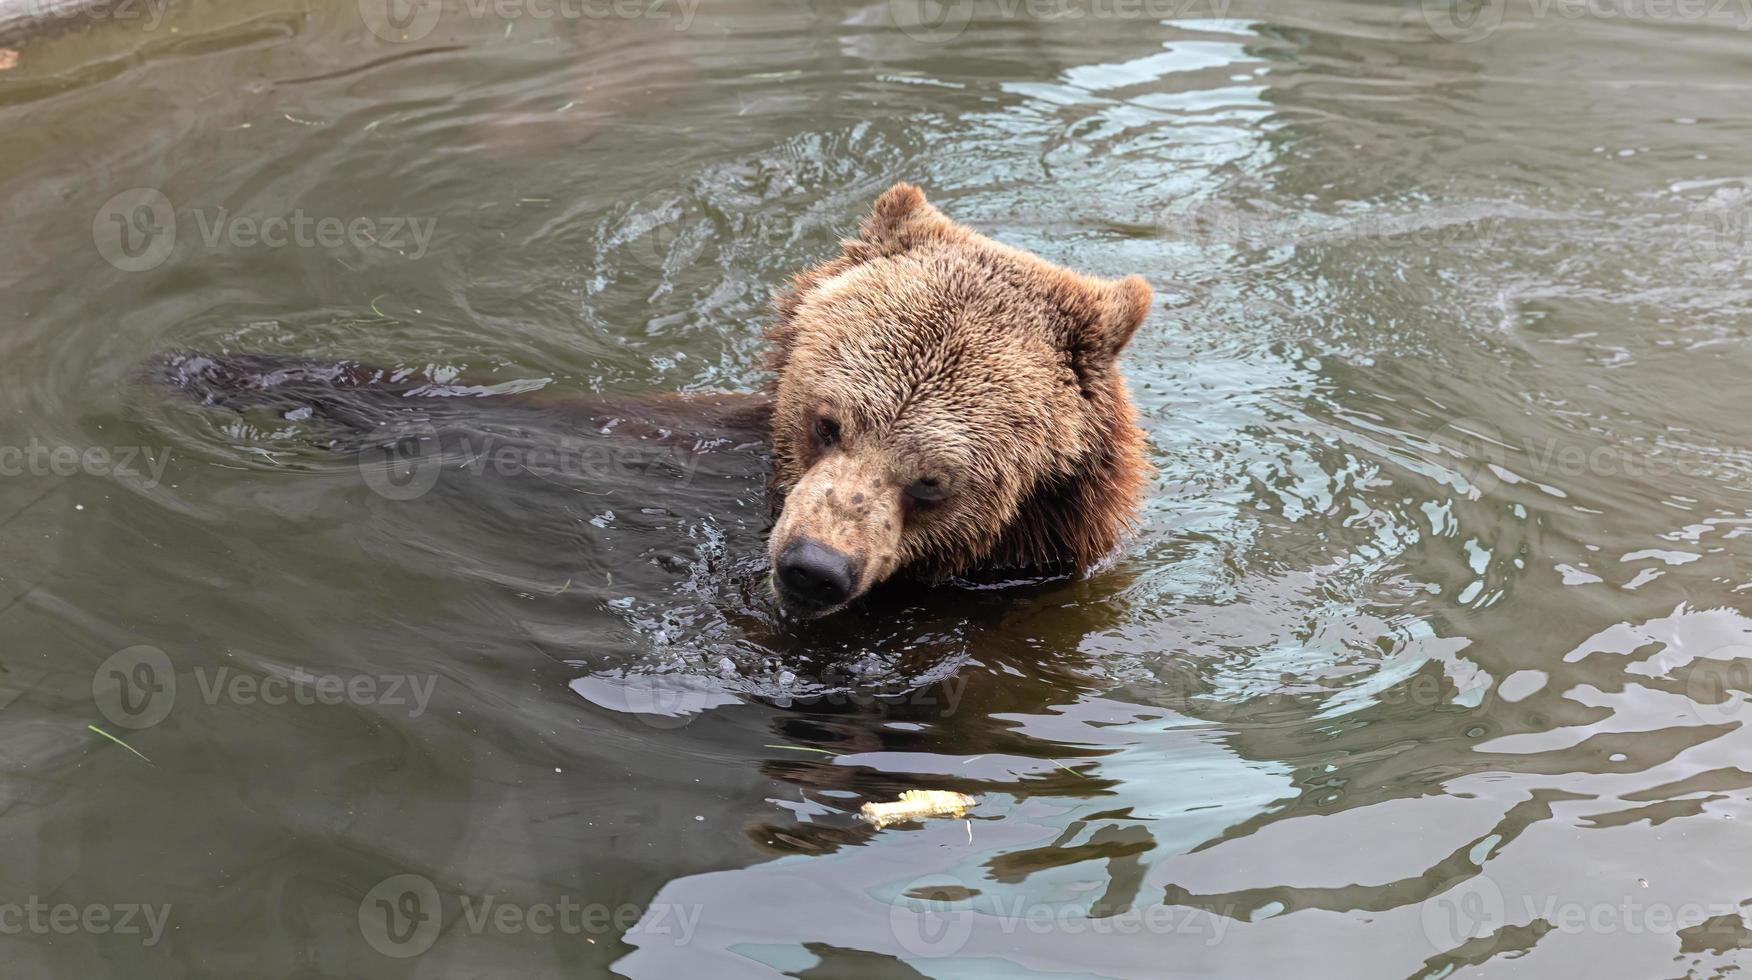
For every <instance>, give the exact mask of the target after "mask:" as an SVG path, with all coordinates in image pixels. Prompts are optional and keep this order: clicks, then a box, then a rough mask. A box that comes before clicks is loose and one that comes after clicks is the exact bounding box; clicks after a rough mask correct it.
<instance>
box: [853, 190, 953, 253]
mask: <svg viewBox="0 0 1752 980" xmlns="http://www.w3.org/2000/svg"><path fill="white" fill-rule="evenodd" d="M953 227H954V222H952V221H950V220H949V218H948V217H947V216H946V215H944V214H943V212H941V211H939V210H937V209H936V208H935V207H933V206H932V205H931V202H929V201H927V200H925V192H924V191H922V190H919V189H918V188H917V187H914V186H913V185H912V184H895V185H894V186H893V187H890V188H889V189H887V190H885V191H883V192H882V195H881V196H880V197H878V198H876V203H875V204H873V205H871V206H870V214H869V216H868V217H866V218H865V219H864V224H863V226H862V227H861V228H859V229H858V237H857V238H856V239H855V240H853V241H849V242H846V243H845V245H846V254H847V255H848V256H849V257H851V258H853V259H859V260H862V259H867V258H871V257H872V255H871V254H869V253H874V254H876V255H894V254H897V253H900V252H904V251H906V250H907V249H909V248H911V247H912V245H913V243H914V242H916V241H918V240H919V239H921V238H926V237H929V236H931V235H934V234H939V233H941V232H943V231H945V230H947V229H949V228H953Z"/></svg>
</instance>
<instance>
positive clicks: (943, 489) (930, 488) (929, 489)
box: [906, 476, 949, 504]
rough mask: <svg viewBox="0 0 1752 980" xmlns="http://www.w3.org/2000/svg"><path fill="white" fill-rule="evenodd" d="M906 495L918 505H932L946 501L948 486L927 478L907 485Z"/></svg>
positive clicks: (930, 477)
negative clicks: (917, 502) (918, 503)
mask: <svg viewBox="0 0 1752 980" xmlns="http://www.w3.org/2000/svg"><path fill="white" fill-rule="evenodd" d="M906 495H907V496H908V497H911V498H912V499H914V500H917V501H919V502H920V503H926V504H934V503H938V502H939V501H943V500H946V499H948V497H949V486H948V484H946V483H944V482H943V481H942V480H939V479H938V478H936V477H934V476H927V477H923V478H921V479H917V480H914V481H913V482H911V483H909V484H907V488H906Z"/></svg>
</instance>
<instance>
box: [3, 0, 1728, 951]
mask: <svg viewBox="0 0 1752 980" xmlns="http://www.w3.org/2000/svg"><path fill="white" fill-rule="evenodd" d="M130 9H136V10H137V12H138V14H139V16H137V17H134V18H108V19H102V20H99V21H98V22H97V23H95V24H83V25H75V26H80V27H89V28H90V29H89V30H79V31H72V32H68V33H63V34H62V35H60V36H58V37H55V38H52V39H49V40H47V41H44V42H41V43H32V44H26V45H24V46H23V47H22V53H23V58H22V61H21V63H20V65H19V66H18V67H17V68H14V69H11V70H10V71H6V72H4V73H0V132H4V134H5V135H6V139H5V141H4V142H3V143H0V192H3V194H4V199H5V201H6V234H5V236H4V238H3V239H0V281H3V283H4V290H5V303H4V309H3V313H0V316H3V319H4V322H3V323H0V447H4V448H0V468H3V469H4V470H5V473H4V475H3V476H0V558H3V560H0V767H3V770H0V961H3V962H5V963H6V964H7V967H6V969H5V971H4V972H5V973H6V975H7V976H9V977H10V976H19V977H39V976H55V977H77V978H94V977H127V978H139V977H186V976H224V977H238V976H262V977H335V978H340V977H349V978H352V977H463V976H490V977H503V976H526V977H537V976H539V977H550V976H579V975H583V976H594V975H605V974H607V973H608V972H609V971H615V972H618V973H620V974H623V975H626V976H629V977H638V978H645V977H693V976H727V977H730V976H733V977H744V976H747V977H758V976H773V975H793V976H800V977H814V978H824V977H846V976H857V977H911V976H920V975H923V976H930V977H940V978H968V977H986V976H1005V977H1010V976H1035V975H1038V976H1048V975H1050V976H1072V977H1156V976H1164V975H1188V976H1191V975H1198V976H1223V977H1237V978H1259V977H1267V976H1279V975H1281V976H1318V977H1346V978H1348V977H1357V976H1365V977H1421V976H1443V975H1468V976H1473V975H1480V976H1482V975H1490V976H1530V977H1550V976H1576V977H1582V976H1585V977H1590V978H1595V977H1626V978H1649V977H1675V976H1694V977H1707V976H1719V975H1723V974H1725V973H1728V972H1730V971H1732V970H1734V969H1735V968H1737V967H1743V966H1745V965H1746V964H1747V962H1748V960H1752V954H1749V953H1748V949H1749V948H1752V931H1748V929H1747V928H1746V925H1747V922H1748V919H1747V917H1748V916H1749V915H1752V905H1748V904H1747V903H1749V902H1752V875H1749V874H1748V872H1747V869H1746V858H1747V856H1748V855H1749V854H1752V836H1749V832H1748V831H1747V830H1745V829H1743V828H1745V827H1747V826H1748V825H1752V804H1749V801H1748V793H1749V791H1752V761H1749V760H1752V734H1748V732H1749V731H1752V730H1749V729H1748V728H1747V727H1746V723H1747V721H1748V720H1752V702H1749V701H1748V693H1747V692H1752V615H1749V614H1748V613H1747V611H1746V610H1747V606H1748V603H1749V602H1752V544H1749V543H1748V542H1749V541H1752V451H1749V450H1748V448H1747V447H1748V441H1749V440H1748V437H1749V435H1752V421H1749V419H1752V393H1749V390H1748V385H1747V378H1748V374H1749V373H1752V346H1749V343H1748V332H1747V331H1748V325H1749V324H1752V279H1749V278H1748V273H1749V269H1752V247H1749V243H1748V240H1747V238H1746V235H1745V232H1746V228H1747V216H1748V214H1749V213H1752V212H1749V210H1748V208H1749V204H1752V198H1749V197H1748V196H1747V194H1748V191H1749V190H1752V33H1749V32H1747V31H1746V30H1745V28H1746V27H1747V26H1748V24H1752V13H1748V11H1746V10H1743V9H1742V8H1741V6H1739V5H1737V4H1726V5H1717V4H1708V5H1687V4H1684V3H1679V4H1676V5H1669V6H1662V5H1660V4H1650V5H1641V4H1616V5H1614V4H1600V3H1596V4H1595V5H1593V7H1591V8H1580V7H1577V6H1575V5H1566V4H1563V3H1558V2H1556V0H1554V2H1553V3H1550V4H1546V3H1532V2H1530V0H1507V6H1506V11H1505V9H1504V7H1503V6H1502V5H1500V4H1499V5H1497V6H1486V7H1484V8H1481V9H1480V10H1462V11H1460V12H1459V17H1458V19H1453V18H1452V16H1451V14H1450V12H1449V11H1448V9H1447V8H1446V7H1444V6H1442V5H1440V4H1439V3H1438V2H1437V0H1431V2H1430V3H1429V4H1427V5H1426V7H1419V6H1416V5H1412V6H1405V5H1399V4H1388V3H1381V4H1361V3H1338V2H1321V3H1307V4H1300V5H1296V6H1294V7H1290V6H1284V7H1279V8H1264V7H1256V8H1249V9H1242V8H1240V7H1235V8H1226V7H1223V8H1219V7H1215V6H1212V4H1211V3H1209V2H1206V3H1205V4H1204V5H1202V6H1200V5H1198V4H1196V3H1195V4H1178V5H1174V6H1172V7H1167V6H1159V7H1155V8H1152V7H1151V6H1150V5H1148V4H1134V5H1129V6H1128V5H1126V4H1113V3H1107V4H1104V5H1101V6H1098V7H1087V6H1078V7H1074V8H1072V9H1075V10H1082V11H1084V14H1083V15H1082V16H1074V15H1073V16H1043V15H1044V14H1050V13H1052V12H1053V10H1052V9H1051V8H1047V7H1046V6H1045V5H1043V4H1036V5H1035V6H1033V7H1029V6H1026V5H1023V6H1017V5H1015V4H1010V5H1008V6H1005V7H1001V8H1000V7H998V6H996V5H993V6H989V7H988V6H987V5H986V4H985V0H980V3H979V4H978V5H975V6H972V7H960V6H955V5H953V4H951V5H950V6H949V7H947V8H941V9H938V8H932V9H933V10H935V11H936V12H937V13H939V14H945V15H946V16H945V17H943V18H939V19H936V20H927V21H925V22H920V21H918V20H917V19H916V18H909V17H908V16H906V15H907V13H908V9H909V8H908V2H907V0H896V3H895V5H894V6H893V7H891V6H890V5H889V4H886V3H869V4H864V5H837V4H831V3H825V2H824V3H815V4H802V3H790V2H760V3H756V2H752V0H722V2H718V0H714V2H711V3H708V4H706V5H704V6H703V7H697V8H695V7H692V6H691V5H688V6H682V5H671V6H668V7H662V8H657V9H653V8H651V7H649V6H630V7H624V8H622V14H623V16H602V14H603V13H604V12H605V11H607V10H609V8H607V7H606V5H603V6H589V5H584V4H575V5H572V6H569V7H568V6H565V5H561V6H559V7H551V6H546V5H542V4H534V5H523V4H512V5H510V6H506V7H501V6H497V5H495V6H482V5H476V6H475V7H472V8H471V7H470V6H469V5H468V4H466V3H461V2H459V3H457V4H447V10H446V12H445V13H444V14H443V16H442V17H441V18H439V19H438V20H437V21H436V22H433V21H431V20H429V19H427V16H428V13H429V12H430V10H431V8H427V7H412V8H406V9H398V10H395V11H391V12H394V13H397V14H398V17H399V18H400V19H399V20H398V21H397V22H398V23H402V24H405V27H404V28H402V29H401V30H402V33H406V34H408V35H409V37H408V38H407V39H406V40H403V39H402V33H398V32H397V30H396V29H394V28H392V27H390V26H387V25H388V24H389V22H388V21H386V20H385V19H384V15H385V10H384V9H381V8H379V9H371V8H370V6H369V5H367V7H366V8H365V9H364V11H363V15H362V11H361V8H360V7H358V6H357V5H355V4H353V3H350V2H346V3H340V2H337V3H332V4H330V3H312V4H298V3H293V2H290V0H286V2H280V3H274V2H269V0H243V2H229V3H224V4H219V3H206V2H191V3H189V4H187V5H184V6H181V7H178V8H176V9H174V10H164V9H162V8H154V7H151V6H141V7H138V8H130ZM544 11H545V12H547V13H546V14H545V15H544V13H543V12H544ZM897 11H898V12H899V13H900V14H901V15H902V16H901V18H900V19H901V21H902V22H903V23H904V24H905V29H901V28H899V27H897V26H896V21H895V14H896V12H897ZM1505 12H1506V16H1504V17H1503V18H1502V20H1501V22H1500V24H1499V23H1498V22H1497V20H1496V17H1497V15H1499V14H1504V13H1505ZM627 13H632V14H637V15H638V16H624V14H627ZM1474 15H1476V17H1474ZM1432 25H1433V26H1432ZM1493 25H1495V26H1494V29H1493ZM373 27H375V28H376V32H374V31H373V30H372V29H371V28H373ZM1435 28H1440V30H1437V29H1435ZM1454 38H1459V40H1455V39H1454ZM897 179H908V180H913V181H917V182H920V183H922V184H924V185H925V186H926V188H927V189H928V191H929V192H930V193H931V194H932V196H933V199H934V200H935V201H936V202H937V203H938V204H940V205H941V206H943V207H944V208H945V210H947V211H948V212H949V213H951V214H952V215H954V216H956V217H958V218H961V219H963V220H966V221H968V222H971V223H972V224H974V225H976V226H977V227H979V228H980V229H982V230H985V231H987V232H989V233H991V234H993V235H995V236H997V237H999V238H1001V239H1003V240H1005V241H1007V242H1011V243H1013V244H1016V245H1020V246H1023V247H1027V248H1032V249H1035V250H1037V251H1039V252H1041V253H1042V254H1044V255H1046V256H1048V257H1050V258H1052V259H1055V260H1058V261H1061V262H1064V263H1067V264H1070V265H1073V266H1076V267H1078V268H1082V269H1086V270H1088V271H1091V272H1098V273H1103V274H1111V275H1119V274H1126V273H1133V272H1138V273H1143V274H1144V275H1146V276H1148V277H1149V278H1150V279H1151V280H1152V281H1153V283H1154V284H1155V285H1156V287H1157V292H1158V307H1157V309H1156V311H1155V312H1154V313H1153V315H1152V316H1151V318H1150V320H1149V322H1148V324H1147V325H1146V326H1145V327H1144V329H1143V330H1142V331H1141V333H1140V335H1139V337H1138V339H1137V341H1136V342H1135V343H1134V345H1133V347H1132V349H1131V352H1130V355H1129V361H1128V370H1129V372H1130V374H1131V376H1132V378H1133V380H1134V388H1135V390H1136V392H1137V394H1138V396H1139V400H1140V407H1141V408H1142V410H1143V413H1144V420H1145V425H1146V428H1147V429H1148V431H1149V434H1150V437H1151V440H1152V452H1153V456H1154V461H1155V464H1156V466H1157V467H1158V474H1157V477H1156V481H1155V484H1154V488H1153V491H1152V493H1151V500H1150V504H1149V508H1148V513H1147V521H1146V525H1145V527H1144V529H1143V531H1142V533H1141V534H1140V536H1139V537H1138V539H1137V540H1136V541H1135V542H1134V543H1133V544H1132V546H1131V547H1130V548H1129V549H1128V550H1127V551H1126V552H1125V554H1124V555H1123V556H1122V557H1121V558H1120V559H1119V560H1118V561H1117V562H1116V563H1115V564H1114V565H1113V566H1112V567H1111V568H1110V569H1108V570H1106V571H1104V572H1102V573H1100V574H1098V575H1095V576H1093V577H1091V578H1088V579H1086V580H1082V581H1063V580H1056V581H1048V582H1023V583H979V584H975V583H960V584H958V585H955V586H953V587H949V588H945V589H943V590H940V591H937V592H934V593H930V594H918V593H902V594H898V595H890V596H886V597H881V598H879V600H878V601H875V602H873V603H871V604H870V605H867V606H866V607H864V608H862V609H860V610H858V611H856V612H853V613H849V614H847V615H845V616H842V617H838V618H836V619H833V620H829V621H826V622H823V623H821V624H817V625H814V626H810V627H808V628H800V627H797V626H793V625H789V624H786V623H785V622H783V621H781V620H779V619H777V618H775V617H774V616H773V614H772V612H771V610H770V609H769V608H768V607H767V606H766V604H765V603H764V602H763V601H762V600H761V599H760V598H759V588H760V580H761V577H762V575H763V574H764V572H763V569H762V568H761V559H760V549H761V542H762V534H763V530H764V526H765V520H766V511H765V505H764V502H763V501H762V499H761V481H762V478H763V474H762V472H761V465H762V463H761V454H760V450H759V447H758V446H749V445H741V444H737V443H735V442H734V441H731V440H726V441H723V442H721V443H720V444H718V445H717V446H716V447H715V448H714V450H713V451H712V452H709V453H705V454H701V455H695V454H693V453H691V452H681V451H672V449H671V448H666V447H660V448H656V449H652V448H650V447H649V446H646V447H645V448H641V449H639V450H638V451H637V452H634V451H632V450H628V449H626V448H625V446H626V443H625V442H624V441H622V442H619V443H617V442H614V441H613V440H614V439H615V438H617V437H616V435H615V434H613V433H610V434H608V435H603V434H601V433H597V432H595V431H593V430H592V429H591V428H590V427H588V426H587V425H581V424H580V423H579V422H578V420H577V418H576V417H575V416H568V415H567V413H565V412H563V411H558V410H545V409H541V410H532V409H523V410H510V409H504V408H486V407H483V406H485V405H486V404H487V403H482V402H475V403H472V404H471V403H469V402H467V401H464V400H451V402H450V403H447V404H446V405H445V407H443V408H442V409H434V410H431V411H429V412H425V413H423V414H420V415H419V416H418V417H398V418H396V419H395V420H393V421H392V422H391V423H390V425H389V427H388V428H386V429H385V430H383V432H382V433H380V434H383V433H387V437H389V438H393V437H394V436H398V435H402V434H406V432H407V431H408V430H409V429H410V427H411V428H412V429H415V430H418V431H420V432H424V433H425V434H427V435H434V434H435V435H438V436H439V437H440V438H439V439H438V440H437V442H438V443H440V444H442V445H443V447H444V451H445V453H446V455H445V456H443V457H442V458H443V459H444V461H445V466H444V467H443V469H442V471H441V472H436V473H435V474H432V479H433V480H434V481H435V482H432V483H430V485H424V484H419V483H418V482H417V481H416V483H414V484H409V483H408V482H407V481H406V480H405V479H404V478H405V477H407V476H408V473H407V472H406V468H405V467H403V468H401V469H398V468H397V464H396V463H395V462H394V461H390V462H388V463H386V462H385V461H384V460H383V459H382V457H381V455H380V454H379V455H373V454H372V452H370V451H369V450H370V446H365V447H364V448H365V449H366V450H367V451H366V452H365V454H364V455H363V456H360V455H359V453H358V451H359V450H360V448H361V444H360V443H359V442H358V440H357V439H356V438H355V440H354V442H352V443H351V444H348V443H346V440H345V439H341V438H340V437H338V436H337V435H336V434H335V433H334V432H333V431H330V430H329V429H328V428H325V423H324V420H323V419H322V418H320V417H312V418H306V417H303V413H298V412H293V413H292V417H286V416H285V415H284V414H283V413H275V412H263V411H255V412H250V413H245V414H243V415H239V414H238V413H235V412H231V411H227V410H224V409H222V408H216V407H203V406H200V405H198V404H195V403H194V402H193V401H191V400H189V399H185V398H182V397H180V396H179V395H178V394H177V393H175V392H172V391H169V390H167V389H165V388H164V387H162V386H159V385H156V384H151V383H148V382H147V381H146V380H144V374H143V366H144V365H147V364H149V363H151V362H152V361H153V359H154V358H156V357H158V356H160V355H162V354H163V353H164V352H166V351H171V350H203V351H212V352H248V353H259V354H277V355H307V356H311V357H316V358H320V359H325V360H330V359H341V358H354V359H358V360H362V361H366V362H370V363H377V364H386V365H392V366H397V367H401V368H405V369H408V370H409V371H411V372H412V377H415V378H436V379H437V380H439V381H441V382H442V381H451V380H454V379H455V378H456V377H459V376H464V375H466V376H468V377H470V378H474V379H480V380H481V381H482V383H486V384H498V385H504V386H505V390H527V389H535V388H539V389H540V394H541V396H543V397H547V396H554V397H556V398H559V397H562V396H564V397H570V396H585V395H590V394H593V393H596V392H663V391H673V390H678V389H680V390H690V391H709V390H732V391H734V390H751V389H753V388H754V387H755V386H757V385H758V383H759V373H758V352H759V345H758V335H759V330H760V327H761V325H762V324H763V323H764V321H765V318H766V303H767V297H768V296H769V294H770V292H771V291H772V290H773V289H774V288H775V287H776V286H777V285H779V284H780V283H781V282H782V281H783V278H784V277H785V276H786V275H787V274H788V273H790V272H791V271H793V270H795V269H797V268H799V267H800V266H802V265H804V264H806V263H808V262H811V261H814V260H816V259H818V258H820V257H822V256H824V255H826V254H829V253H830V252H831V250H832V249H833V247H834V243H835V241H836V239H837V237H838V236H840V235H842V234H845V233H846V232H847V231H848V230H849V229H851V228H852V227H853V224H854V222H855V220H856V218H857V216H858V214H859V212H860V211H861V210H862V209H863V208H864V207H866V206H867V204H868V202H869V200H870V199H871V198H872V197H873V196H874V195H875V194H876V193H877V192H879V191H880V190H881V189H882V188H884V187H885V186H887V185H888V184H889V183H890V182H892V181H894V180H897ZM125 192H126V193H125ZM117 195H121V196H119V197H118V196H117ZM275 219H279V221H280V222H283V224H282V223H277V222H276V220H275ZM173 221H174V229H173V228H171V222H173ZM275 243H279V244H277V245H276V244H275ZM337 439H338V440H339V441H335V440H337ZM331 442H333V443H334V444H333V445H331V444H330V443H331ZM546 447H557V448H558V449H563V450H564V452H556V455H555V456H553V457H552V459H550V460H547V461H546V462H545V463H544V464H543V465H529V463H530V460H531V458H532V454H533V453H535V452H536V451H537V450H539V449H542V448H546ZM605 447H619V448H605ZM500 459H505V460H508V461H509V462H508V464H507V465H503V466H501V465H499V464H498V461H499V460H500ZM544 459H546V458H545V457H544ZM483 461H485V462H483ZM410 486H411V487H412V489H411V490H410ZM422 491H423V492H422ZM102 733H107V734H108V735H110V736H114V738H115V739H116V740H112V739H110V738H106V737H105V736H104V734H102ZM117 740H119V741H117ZM122 743H125V745H124V744H122ZM148 760H149V761H148ZM912 788H933V789H954V790H959V791H963V792H966V793H970V794H973V795H975V796H977V797H978V799H979V804H978V806H977V807H976V808H975V809H973V810H972V811H970V813H969V814H968V816H969V819H967V820H955V819H942V820H934V821H930V822H927V823H923V824H900V825H896V826H891V827H888V828H886V829H883V830H881V831H879V832H878V831H876V830H874V829H872V828H871V827H869V826H868V825H867V824H863V823H861V822H859V821H858V820H857V819H856V818H855V814H856V812H857V809H858V807H859V805H860V804H862V803H863V802H865V801H869V800H887V799H892V798H893V797H894V796H895V795H896V794H897V793H898V792H900V791H902V790H906V789H912Z"/></svg>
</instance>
